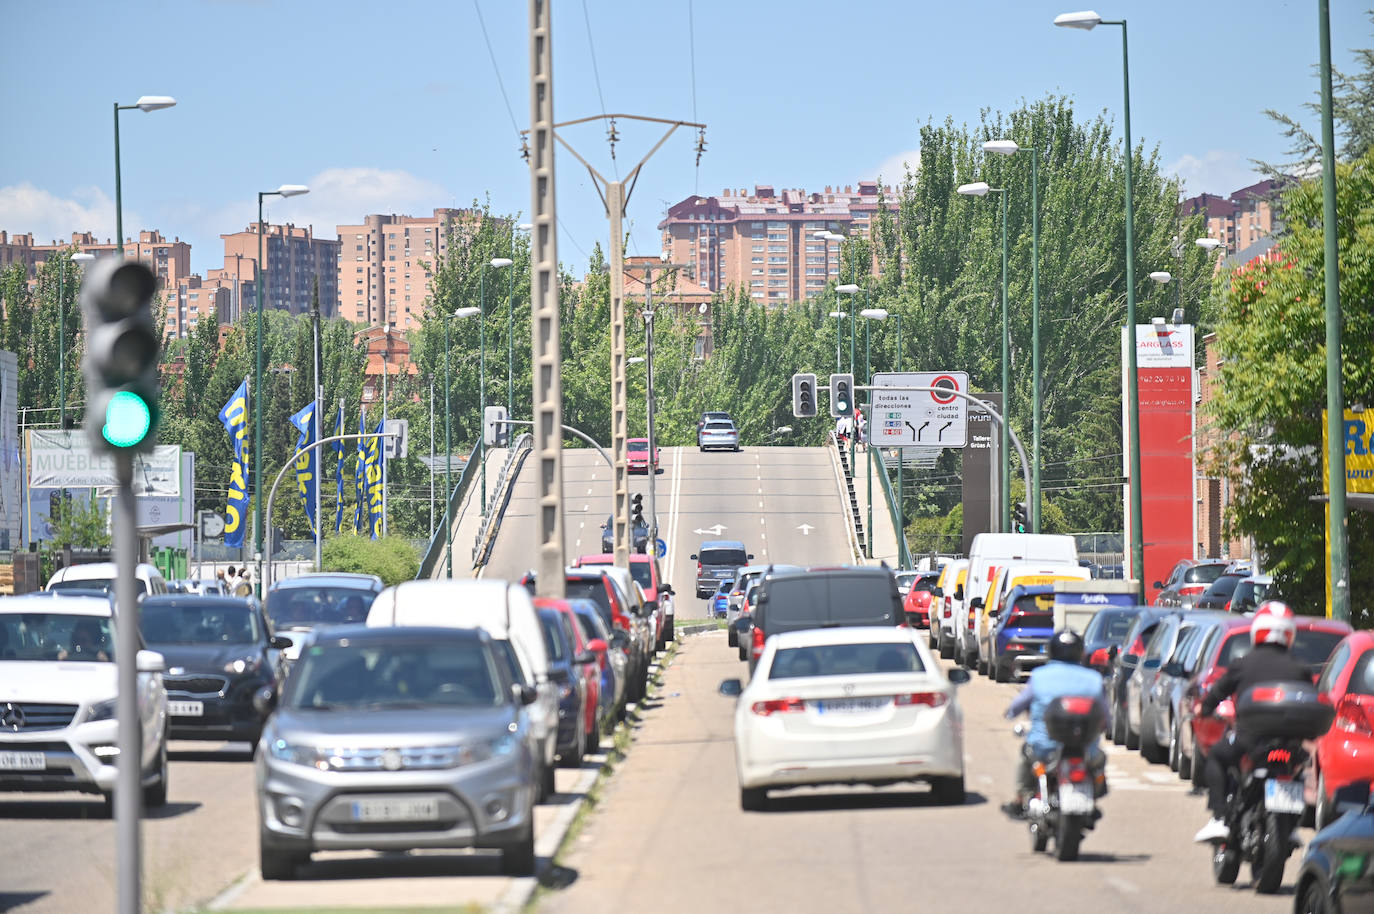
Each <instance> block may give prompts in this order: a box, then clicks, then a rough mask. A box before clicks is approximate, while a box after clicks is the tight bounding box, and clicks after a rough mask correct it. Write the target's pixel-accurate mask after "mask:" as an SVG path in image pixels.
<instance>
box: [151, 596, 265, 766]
mask: <svg viewBox="0 0 1374 914" xmlns="http://www.w3.org/2000/svg"><path fill="white" fill-rule="evenodd" d="M139 629H140V631H141V632H142V633H143V640H144V642H145V643H146V644H147V645H148V647H149V648H150V649H151V650H155V651H157V652H158V653H160V654H161V655H162V656H163V659H164V661H165V663H166V666H167V669H166V671H165V672H164V673H163V675H162V685H163V687H164V688H165V689H166V690H167V714H168V717H169V718H170V720H171V724H170V728H171V738H172V739H200V740H229V741H236V742H247V743H248V744H249V745H251V746H252V747H253V748H254V750H255V751H256V749H257V744H258V737H259V736H261V735H262V714H261V712H259V711H258V709H257V708H256V707H254V705H253V696H254V695H256V694H257V692H258V690H259V689H261V688H263V687H265V686H266V687H271V688H273V689H277V688H278V687H279V686H280V682H281V678H282V660H281V651H282V650H283V649H284V648H286V647H289V646H290V644H291V642H290V641H289V640H287V639H286V638H283V637H282V636H280V635H273V634H272V633H271V629H270V628H269V626H268V624H267V617H266V616H265V615H264V614H263V611H262V607H261V606H260V605H259V604H258V601H257V600H255V599H252V598H243V597H216V596H210V597H200V596H192V595H189V594H164V595H161V596H152V597H148V598H147V599H145V600H144V601H143V604H142V607H141V608H140V610H139Z"/></svg>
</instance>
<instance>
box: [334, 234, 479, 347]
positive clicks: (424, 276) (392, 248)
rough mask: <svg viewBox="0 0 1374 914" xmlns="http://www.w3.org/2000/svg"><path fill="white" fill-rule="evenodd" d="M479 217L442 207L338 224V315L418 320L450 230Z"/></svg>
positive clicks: (407, 324) (401, 323)
mask: <svg viewBox="0 0 1374 914" xmlns="http://www.w3.org/2000/svg"><path fill="white" fill-rule="evenodd" d="M482 218H483V214H482V212H481V210H476V209H459V208H452V207H443V208H440V209H436V210H434V214H433V215H431V216H401V215H395V214H374V215H369V216H364V217H363V221H362V223H361V224H359V225H340V226H339V227H338V232H339V256H338V264H337V279H336V284H337V288H338V301H339V312H338V313H339V315H340V316H341V317H344V318H347V319H348V320H350V321H354V322H355V323H360V324H370V325H379V324H391V325H392V326H394V327H398V328H400V329H401V330H409V329H410V328H412V327H414V326H416V325H418V323H419V322H420V319H421V317H423V315H424V311H425V300H426V299H427V298H428V297H429V288H430V278H431V277H432V276H433V275H434V273H435V271H436V270H437V268H438V265H439V264H440V263H441V262H442V261H443V259H444V257H446V256H447V255H448V241H449V235H450V233H451V232H457V231H470V230H472V229H475V228H476V226H478V225H479V224H480V223H481V220H482Z"/></svg>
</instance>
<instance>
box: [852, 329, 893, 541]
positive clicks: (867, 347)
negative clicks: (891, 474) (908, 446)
mask: <svg viewBox="0 0 1374 914" xmlns="http://www.w3.org/2000/svg"><path fill="white" fill-rule="evenodd" d="M859 314H860V316H862V317H863V318H864V319H865V321H864V376H865V377H866V378H867V379H868V380H867V381H865V382H864V384H865V385H866V386H869V387H871V386H873V361H872V356H873V348H872V342H873V336H872V334H871V333H870V332H869V328H870V327H872V326H873V325H872V323H870V322H871V321H885V320H887V309H886V308H864V309H863V310H862V311H860V312H859ZM868 428H869V434H868V449H867V450H866V451H864V453H865V454H866V455H867V456H868V460H867V461H866V463H867V464H868V526H867V527H865V528H864V529H865V530H867V531H868V536H867V537H866V538H865V539H864V546H865V547H866V551H867V554H868V558H870V559H871V558H873V391H871V390H870V391H869V392H868Z"/></svg>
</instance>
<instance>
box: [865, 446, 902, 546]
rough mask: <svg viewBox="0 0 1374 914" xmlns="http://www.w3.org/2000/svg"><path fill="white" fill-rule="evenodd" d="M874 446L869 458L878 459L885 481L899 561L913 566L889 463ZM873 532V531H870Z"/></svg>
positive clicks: (885, 492) (880, 471)
mask: <svg viewBox="0 0 1374 914" xmlns="http://www.w3.org/2000/svg"><path fill="white" fill-rule="evenodd" d="M874 450H875V449H874V448H872V447H869V448H868V459H869V460H871V461H872V460H876V461H877V463H878V465H877V467H876V468H875V469H877V471H878V478H879V479H881V480H882V481H883V498H884V499H885V500H886V501H887V512H888V514H890V515H892V529H893V530H895V531H897V561H898V562H900V563H901V567H902V568H910V567H911V547H910V546H909V545H907V541H906V527H905V526H903V525H902V518H901V509H900V507H899V506H898V504H897V498H896V495H895V494H894V493H893V491H892V481H891V480H889V479H888V478H887V464H886V462H885V461H884V460H881V459H879V455H877V454H875V453H874ZM870 534H871V531H870Z"/></svg>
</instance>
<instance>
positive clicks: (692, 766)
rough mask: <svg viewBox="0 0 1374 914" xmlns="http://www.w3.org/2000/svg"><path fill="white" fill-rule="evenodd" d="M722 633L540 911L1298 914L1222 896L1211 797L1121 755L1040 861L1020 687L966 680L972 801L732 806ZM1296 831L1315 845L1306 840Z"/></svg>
mask: <svg viewBox="0 0 1374 914" xmlns="http://www.w3.org/2000/svg"><path fill="white" fill-rule="evenodd" d="M744 675H745V667H744V665H743V664H742V663H740V662H739V661H738V660H737V659H736V655H735V652H734V651H733V650H732V649H729V648H727V647H726V642H725V635H724V633H723V632H710V633H707V634H704V635H698V636H695V637H692V638H690V639H687V640H685V642H684V644H683V645H681V648H680V653H679V654H678V657H677V659H676V660H675V662H674V663H673V665H672V666H671V667H670V668H669V669H668V671H667V673H666V676H665V680H664V689H663V693H662V694H663V695H664V698H663V706H662V707H661V708H660V709H659V710H658V711H657V712H656V713H653V714H650V715H648V716H647V718H646V720H645V724H644V726H643V728H642V729H641V730H640V731H639V733H638V735H637V738H636V740H635V744H634V746H633V748H632V749H631V751H630V753H629V756H628V758H627V760H626V761H625V763H624V764H623V766H621V768H620V770H619V771H618V772H617V774H616V776H615V778H614V779H613V780H612V781H611V782H610V784H609V785H608V787H607V789H606V791H605V794H604V797H603V800H602V803H601V804H600V806H599V807H598V810H597V812H596V813H595V814H594V815H593V816H592V817H591V819H590V820H589V822H588V824H587V827H586V828H585V829H584V830H583V832H582V833H581V835H580V836H579V838H578V839H577V840H576V841H575V842H574V844H573V846H572V847H571V849H570V850H569V851H567V852H565V854H564V856H563V858H562V860H561V864H562V866H563V869H561V870H559V871H558V872H556V873H555V874H554V875H553V879H552V881H553V882H555V883H557V884H559V885H562V886H564V887H563V888H560V889H557V890H554V891H552V892H550V893H549V894H547V895H546V896H545V897H544V899H543V901H542V902H541V904H540V905H539V907H538V908H537V910H538V912H540V914H603V912H606V911H655V912H664V914H672V912H683V914H698V912H701V911H742V910H748V911H750V912H752V914H768V912H780V914H808V912H818V914H820V912H825V914H830V912H850V911H852V912H868V911H916V910H919V911H922V912H943V911H950V912H960V914H967V912H969V911H1025V912H1041V911H1043V912H1054V914H1063V912H1066V911H1079V910H1081V911H1114V912H1142V914H1146V912H1148V914H1157V912H1161V911H1202V910H1206V911H1211V912H1227V911H1235V912H1245V914H1264V912H1279V911H1288V910H1291V909H1292V905H1293V899H1292V897H1291V893H1292V880H1293V877H1294V875H1295V873H1296V871H1297V865H1298V860H1299V857H1300V853H1301V852H1298V853H1295V854H1294V855H1293V856H1292V857H1291V858H1290V859H1289V864H1288V869H1287V872H1286V877H1285V890H1284V892H1283V893H1282V894H1280V895H1278V896H1258V895H1256V894H1255V893H1254V891H1253V890H1250V889H1249V888H1248V883H1247V880H1248V877H1249V871H1248V868H1247V869H1243V870H1242V874H1241V879H1240V880H1239V882H1238V884H1237V886H1236V887H1235V888H1220V887H1217V886H1216V885H1214V884H1213V882H1212V876H1211V865H1210V856H1209V849H1208V848H1206V847H1201V846H1198V845H1194V844H1193V843H1192V835H1193V832H1194V831H1195V830H1196V829H1197V828H1198V827H1199V826H1200V825H1201V824H1202V822H1203V821H1204V819H1205V813H1204V809H1203V801H1202V799H1201V798H1200V797H1197V796H1191V795H1189V792H1188V790H1187V788H1186V787H1185V786H1184V785H1183V784H1182V783H1181V782H1179V781H1178V780H1177V777H1176V776H1175V775H1174V774H1173V773H1172V772H1170V771H1169V770H1168V769H1167V768H1165V767H1163V766H1159V765H1147V764H1146V763H1145V762H1144V760H1143V759H1141V758H1140V756H1139V755H1138V754H1136V753H1126V752H1125V751H1124V750H1119V749H1117V747H1111V750H1110V763H1109V767H1108V782H1109V785H1110V788H1111V793H1110V795H1109V796H1107V797H1106V798H1105V799H1104V800H1103V801H1102V808H1103V810H1104V817H1103V819H1102V821H1101V822H1100V823H1099V825H1098V827H1097V830H1096V831H1094V832H1091V833H1089V834H1088V835H1087V837H1086V838H1085V839H1084V843H1083V851H1082V859H1081V860H1080V861H1079V862H1077V863H1059V862H1057V861H1055V860H1054V859H1053V858H1052V857H1051V856H1049V855H1047V854H1034V853H1032V852H1031V850H1030V841H1029V838H1028V836H1027V831H1026V827H1025V824H1024V823H1019V822H1012V821H1011V820H1009V819H1007V818H1006V817H1005V816H1004V815H1003V814H1002V813H1001V812H1000V811H999V810H998V808H997V807H998V806H999V805H1000V804H1001V803H1002V802H1004V801H1005V800H1006V799H1007V798H1008V797H1009V795H1010V789H1011V788H1010V785H1011V777H1012V771H1013V765H1014V760H1015V752H1016V749H1017V745H1018V743H1017V740H1016V738H1015V737H1014V735H1013V734H1012V732H1011V724H1010V723H1008V722H1006V721H1004V720H1002V718H1001V712H1002V711H1003V710H1004V709H1005V707H1006V705H1007V704H1008V702H1009V701H1010V700H1011V698H1012V696H1013V695H1014V694H1015V690H1016V689H1017V688H1018V686H1014V685H997V684H994V683H992V682H990V681H988V680H987V679H978V680H976V681H975V682H972V683H970V684H969V685H967V686H964V687H963V688H962V689H961V692H960V701H961V703H962V705H963V709H964V714H965V754H966V766H967V785H968V790H969V796H968V800H967V802H966V803H965V804H964V805H963V806H959V807H945V806H939V805H936V804H934V803H933V802H932V801H931V800H930V799H929V798H928V794H927V793H926V792H925V788H923V787H915V786H912V787H909V788H908V787H903V786H898V787H892V788H885V789H883V790H874V789H872V788H838V789H825V790H801V791H794V792H792V793H780V794H774V795H773V798H772V809H770V811H768V812H764V813H745V812H742V811H741V810H740V808H739V792H738V783H737V781H736V776H735V766H734V746H733V738H732V735H731V732H732V731H731V727H732V724H731V721H732V714H733V710H734V700H733V699H729V698H724V697H722V696H720V695H719V694H718V693H717V691H716V688H717V685H718V684H719V682H720V681H721V680H722V679H724V678H726V677H732V676H741V677H742V676H744ZM1311 834H1312V833H1311V832H1310V831H1304V832H1303V835H1304V836H1305V837H1310V836H1311Z"/></svg>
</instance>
